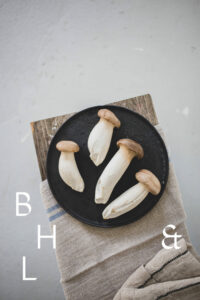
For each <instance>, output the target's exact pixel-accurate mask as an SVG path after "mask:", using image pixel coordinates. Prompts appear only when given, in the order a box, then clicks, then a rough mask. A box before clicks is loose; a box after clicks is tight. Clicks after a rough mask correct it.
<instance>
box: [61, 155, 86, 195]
mask: <svg viewBox="0 0 200 300" xmlns="http://www.w3.org/2000/svg"><path fill="white" fill-rule="evenodd" d="M58 169H59V173H60V176H61V178H62V180H63V181H64V182H65V183H66V184H67V185H69V186H70V187H71V188H72V189H73V190H75V191H77V192H82V191H83V190H84V182H83V179H82V177H81V175H80V173H79V170H78V167H77V164H76V161H75V157H74V152H61V154H60V158H59V165H58Z"/></svg>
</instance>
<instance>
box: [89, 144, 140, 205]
mask: <svg viewBox="0 0 200 300" xmlns="http://www.w3.org/2000/svg"><path fill="white" fill-rule="evenodd" d="M117 145H118V146H119V150H118V151H117V152H116V153H115V155H114V156H113V157H112V159H111V160H110V162H109V163H108V164H107V166H106V167H105V169H104V171H103V173H102V174H101V176H100V178H99V180H98V182H97V185H96V190H95V202H96V203H102V204H105V203H106V202H107V201H108V199H109V198H110V195H111V193H112V191H113V189H114V187H115V185H116V184H117V182H118V181H119V180H120V178H121V177H122V175H123V174H124V173H125V171H126V169H127V168H128V166H129V164H130V162H131V161H132V159H133V158H134V157H135V156H137V157H138V158H139V159H141V158H142V157H143V155H144V153H143V148H142V146H141V145H140V144H138V143H136V142H135V141H133V140H130V139H121V140H119V141H118V142H117Z"/></svg>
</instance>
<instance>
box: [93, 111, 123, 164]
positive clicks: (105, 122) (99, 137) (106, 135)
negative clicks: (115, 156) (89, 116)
mask: <svg viewBox="0 0 200 300" xmlns="http://www.w3.org/2000/svg"><path fill="white" fill-rule="evenodd" d="M98 116H99V117H100V120H99V122H98V123H97V124H96V125H95V126H94V128H93V129H92V131H91V132H90V135H89V138H88V149H89V152H90V158H91V160H92V161H93V162H94V164H95V165H96V166H99V165H100V164H101V163H102V162H103V161H104V159H105V157H106V155H107V153H108V150H109V148H110V143H111V139H112V134H113V129H114V127H120V121H119V120H118V118H117V117H116V116H115V114H114V113H113V112H111V111H110V110H108V109H100V110H99V111H98Z"/></svg>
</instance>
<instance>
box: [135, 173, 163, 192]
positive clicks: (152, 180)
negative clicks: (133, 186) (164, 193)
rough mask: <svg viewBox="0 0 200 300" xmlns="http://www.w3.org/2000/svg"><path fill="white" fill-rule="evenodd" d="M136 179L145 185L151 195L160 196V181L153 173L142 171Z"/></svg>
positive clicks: (137, 174) (136, 175)
mask: <svg viewBox="0 0 200 300" xmlns="http://www.w3.org/2000/svg"><path fill="white" fill-rule="evenodd" d="M135 178H136V179H137V181H139V182H141V183H143V184H144V185H145V187H146V188H147V189H148V190H149V192H150V193H151V194H153V195H158V194H159V193H160V190H161V185H160V181H159V180H158V178H157V177H156V176H155V175H154V174H153V173H152V172H151V171H148V170H145V169H143V170H140V171H139V172H137V173H136V174H135Z"/></svg>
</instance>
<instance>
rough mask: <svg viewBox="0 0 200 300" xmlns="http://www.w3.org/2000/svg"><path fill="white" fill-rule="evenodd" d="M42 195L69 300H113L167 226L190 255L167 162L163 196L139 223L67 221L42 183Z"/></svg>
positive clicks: (153, 251)
mask: <svg viewBox="0 0 200 300" xmlns="http://www.w3.org/2000/svg"><path fill="white" fill-rule="evenodd" d="M158 130H159V132H160V133H161V130H160V129H159V128H158ZM41 195H42V200H43V202H44V206H45V208H46V210H47V213H48V216H49V221H50V224H51V227H52V226H53V225H56V257H57V262H58V266H59V270H60V274H61V283H62V286H63V289H64V293H65V297H66V299H68V300H71V299H72V300H90V299H92V300H97V299H98V300H99V299H101V300H107V299H109V300H111V299H113V298H114V296H115V294H116V293H117V291H118V290H119V289H120V288H121V286H122V285H123V284H124V282H125V281H126V280H127V279H128V277H129V276H130V275H131V274H132V273H133V272H134V271H135V270H136V269H137V268H138V267H139V266H140V265H144V264H145V263H146V262H147V261H149V260H150V259H151V258H152V257H153V256H154V255H155V254H156V253H157V252H158V251H159V250H160V249H161V248H162V246H161V242H162V239H163V235H162V231H163V228H164V227H165V226H166V225H168V224H174V225H175V226H176V231H177V232H178V234H181V235H182V236H183V238H184V239H185V240H186V241H187V242H188V250H189V251H191V252H192V253H194V250H193V249H192V246H191V244H190V243H189V237H188V233H187V229H186V226H185V223H184V221H185V218H186V216H185V213H184V209H183V206H182V200H181V195H180V191H179V188H178V185H177V180H176V177H175V174H174V170H173V166H172V164H171V163H170V168H169V178H168V183H167V186H166V189H165V192H164V194H163V196H162V197H161V199H160V200H159V202H158V203H157V204H156V205H155V207H154V208H153V209H152V210H151V211H150V212H149V213H148V214H146V215H145V216H144V217H143V218H141V219H140V220H138V221H136V222H134V223H132V224H129V225H125V226H122V227H118V228H106V229H105V228H96V227H92V226H89V225H86V224H83V223H81V222H80V221H78V220H76V219H74V218H73V217H71V216H70V215H69V214H67V213H66V212H65V211H64V210H63V209H62V208H61V207H60V206H59V204H58V203H57V202H56V200H55V199H54V197H53V195H52V193H51V191H50V189H49V186H48V183H47V181H46V180H45V181H43V182H42V183H41ZM172 242H173V241H172V240H171V241H170V240H169V244H170V243H172ZM194 255H195V253H194ZM149 293H150V292H149ZM116 297H120V296H116ZM116 299H135V298H134V297H132V298H123V297H121V298H116ZM136 299H140V298H136ZM142 299H154V298H145V297H144V298H142ZM190 299H192V298H190ZM195 300H196V299H195Z"/></svg>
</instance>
